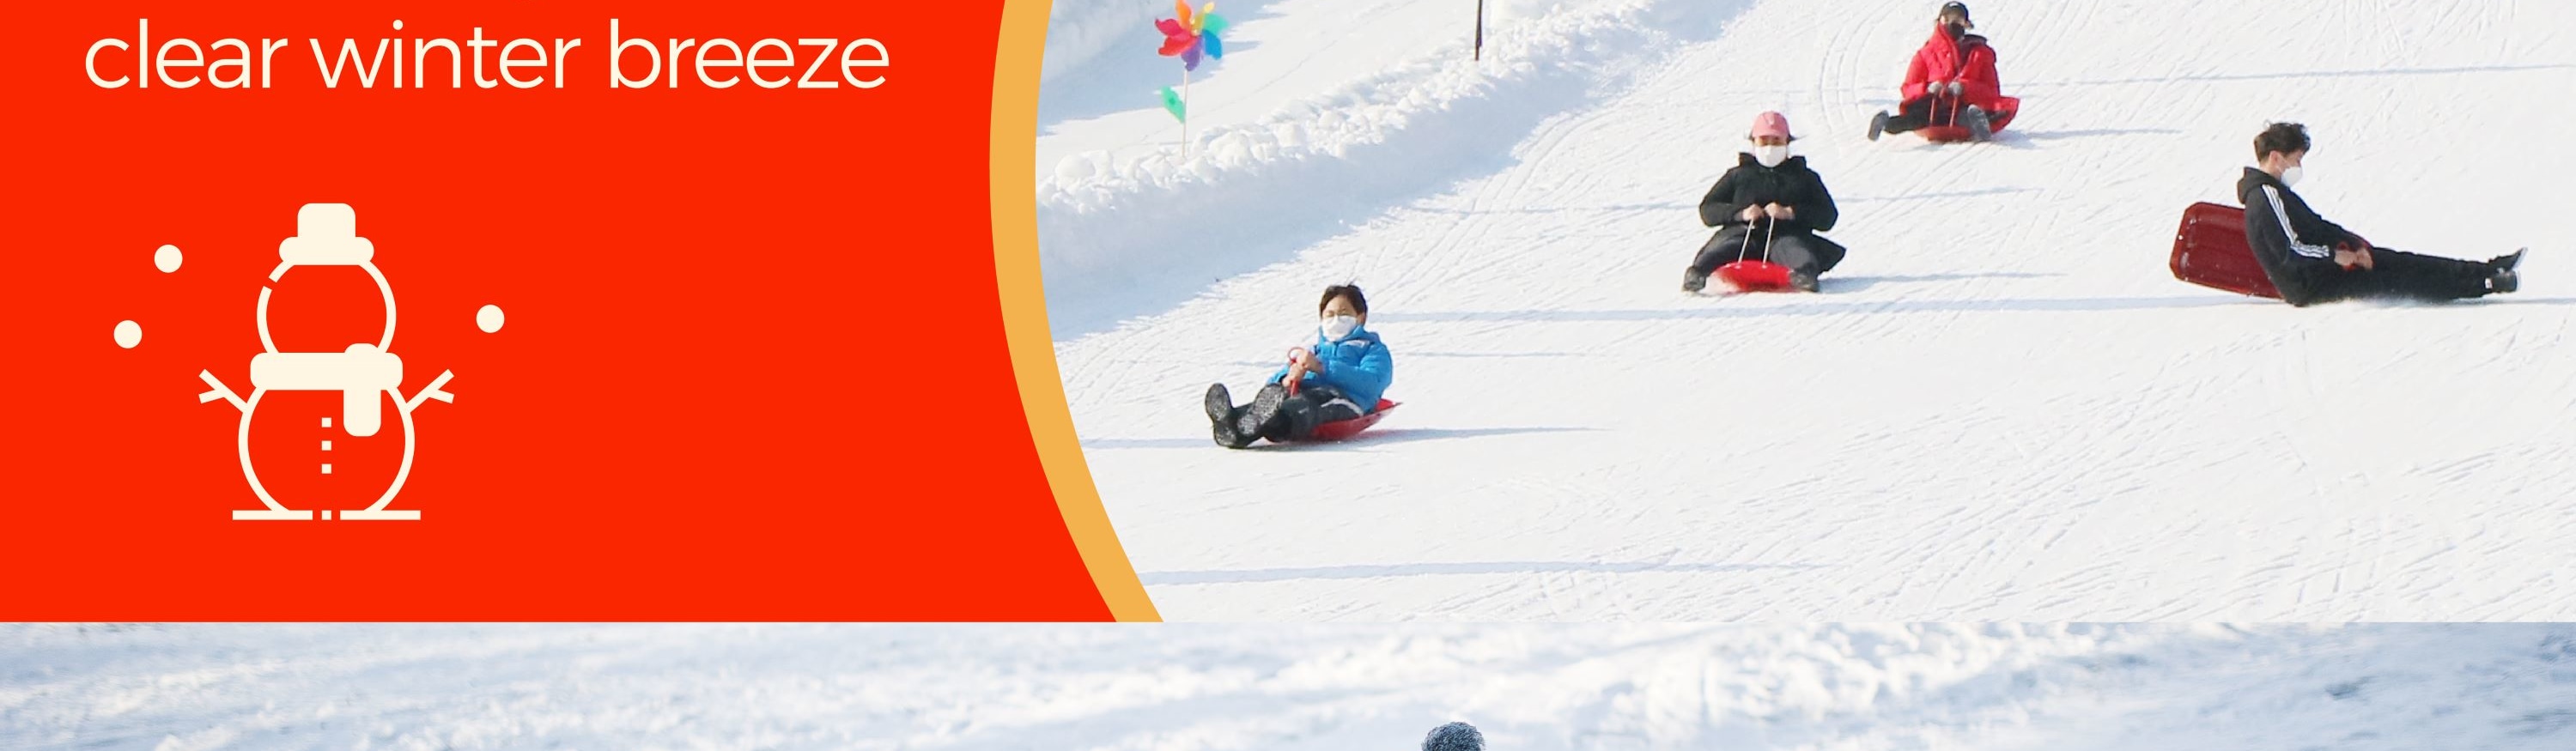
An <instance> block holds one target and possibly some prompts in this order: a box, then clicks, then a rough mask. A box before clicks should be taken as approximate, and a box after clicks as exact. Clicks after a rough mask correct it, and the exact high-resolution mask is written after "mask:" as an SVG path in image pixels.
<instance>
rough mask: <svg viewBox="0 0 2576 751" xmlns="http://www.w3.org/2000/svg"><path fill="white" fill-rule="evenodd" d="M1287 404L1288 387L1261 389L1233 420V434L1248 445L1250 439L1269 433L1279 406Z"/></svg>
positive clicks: (1276, 385)
mask: <svg viewBox="0 0 2576 751" xmlns="http://www.w3.org/2000/svg"><path fill="white" fill-rule="evenodd" d="M1287 403H1288V387H1286V386H1281V385H1279V384H1276V383H1273V384H1270V385H1268V386H1263V387H1261V393H1258V394H1254V395H1252V403H1251V404H1246V405H1243V409H1242V410H1240V411H1239V413H1238V415H1237V416H1236V417H1235V418H1234V432H1235V433H1237V434H1239V435H1241V436H1243V442H1244V443H1246V444H1250V443H1251V442H1252V439H1254V438H1259V437H1261V435H1262V434H1263V433H1268V432H1270V429H1271V423H1272V422H1274V421H1277V420H1278V419H1279V408H1280V406H1282V405H1285V404H1287Z"/></svg>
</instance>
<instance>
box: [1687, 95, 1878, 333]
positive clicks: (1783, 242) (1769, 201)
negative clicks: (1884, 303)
mask: <svg viewBox="0 0 2576 751" xmlns="http://www.w3.org/2000/svg"><path fill="white" fill-rule="evenodd" d="M1745 138H1746V139H1748V140H1749V142H1750V144H1751V148H1749V149H1747V150H1746V151H1745V152H1744V153H1743V154H1740V155H1738V157H1737V159H1736V164H1735V168H1733V169H1729V170H1727V171H1726V174H1725V175H1724V176H1721V177H1719V178H1718V179H1717V184H1716V185H1714V186H1711V187H1710V188H1709V189H1708V195H1707V196H1704V197H1702V198H1701V199H1700V201H1699V220H1700V223H1701V224H1705V225H1708V226H1710V227H1716V228H1718V230H1717V235H1716V236H1714V237H1711V238H1709V241H1708V243H1707V244H1706V245H1702V246H1701V247H1700V250H1699V255H1697V256H1695V257H1693V258H1692V259H1691V265H1690V268H1687V269H1683V270H1682V291H1684V292H1690V293H1697V292H1699V291H1700V290H1702V289H1706V288H1707V287H1708V278H1709V275H1710V274H1714V273H1717V269H1718V268H1719V267H1721V266H1725V265H1727V264H1731V263H1738V262H1745V261H1763V262H1767V263H1773V264H1779V265H1780V266H1783V267H1786V268H1787V269H1788V277H1789V284H1790V286H1792V287H1794V288H1796V289H1798V290H1799V291H1803V292H1814V291H1816V290H1817V289H1818V282H1817V280H1816V277H1817V276H1818V275H1821V274H1823V273H1825V272H1827V271H1831V270H1833V268H1834V264H1837V263H1841V262H1842V259H1843V247H1842V246H1840V245H1836V244H1834V243H1833V241H1831V240H1826V239H1824V238H1821V237H1817V236H1816V233H1818V232H1824V231H1827V230H1831V229H1833V228H1834V222H1836V221H1838V217H1840V216H1841V213H1840V212H1839V211H1838V210H1836V209H1835V208H1834V197H1833V194H1832V193H1830V192H1828V191H1826V190H1825V179H1824V178H1823V177H1819V176H1817V175H1816V172H1815V170H1813V169H1809V168H1808V167H1807V158H1806V157H1803V156H1791V155H1790V154H1789V144H1790V142H1792V141H1796V140H1797V135H1796V133H1795V132H1794V131H1792V130H1791V129H1790V128H1789V118H1788V117H1787V116H1784V115H1782V114H1780V113H1778V112H1764V113H1762V114H1760V115H1757V116H1755V117H1754V118H1753V127H1752V128H1751V129H1749V130H1748V131H1747V132H1746V133H1745ZM1729 278H1730V279H1733V278H1734V277H1729ZM1775 278H1776V277H1775Z"/></svg>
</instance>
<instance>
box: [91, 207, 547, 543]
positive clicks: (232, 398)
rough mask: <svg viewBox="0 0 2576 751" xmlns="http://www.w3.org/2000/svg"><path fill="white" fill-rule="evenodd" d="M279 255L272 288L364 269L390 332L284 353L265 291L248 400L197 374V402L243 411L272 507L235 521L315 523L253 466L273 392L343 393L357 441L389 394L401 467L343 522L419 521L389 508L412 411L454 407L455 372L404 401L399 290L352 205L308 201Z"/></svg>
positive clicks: (368, 432)
mask: <svg viewBox="0 0 2576 751" xmlns="http://www.w3.org/2000/svg"><path fill="white" fill-rule="evenodd" d="M277 256H278V264H277V269H276V270H275V271H271V272H269V274H268V280H269V282H271V283H275V282H277V281H278V280H279V279H282V278H284V277H285V276H286V272H287V271H288V270H291V269H294V268H296V267H298V266H354V267H357V268H359V269H360V270H363V271H365V272H366V273H367V276H368V277H369V278H372V279H374V280H375V282H376V289H377V290H378V291H380V292H382V293H383V295H384V301H385V328H384V333H383V334H382V335H381V336H379V337H378V338H377V340H376V341H375V343H373V344H369V343H365V342H360V343H355V344H351V345H349V346H348V348H347V349H345V350H342V351H339V352H280V351H278V349H277V343H276V340H275V339H273V338H272V337H270V335H269V330H268V301H269V296H270V294H271V293H272V292H273V291H274V288H272V287H269V286H267V285H262V286H261V287H260V290H259V312H258V321H259V342H260V346H261V347H262V348H263V349H265V350H266V351H264V352H261V353H259V354H257V355H253V356H252V357H251V360H250V382H251V392H250V397H249V398H247V399H245V398H243V397H240V396H237V395H235V394H234V393H233V390H232V389H231V388H229V387H226V386H225V385H224V383H223V381H222V380H221V379H218V378H216V377H215V374H214V373H213V372H210V371H199V372H198V374H197V377H198V378H199V379H201V380H204V381H205V382H206V385H207V386H208V387H209V389H208V390H207V391H206V392H205V393H202V394H199V395H198V396H197V401H198V402H199V403H205V402H211V401H214V400H216V399H222V400H225V401H228V402H231V403H232V405H233V406H234V407H235V408H238V409H240V410H241V428H240V433H239V440H238V451H239V453H240V456H241V467H242V477H243V478H244V479H247V480H249V481H250V489H251V492H252V493H254V494H256V495H258V496H259V501H260V503H261V504H264V505H265V506H266V508H262V509H252V510H243V509H235V510H234V511H233V519H234V520H235V521H306V520H312V519H314V518H316V516H315V512H314V511H313V510H309V509H291V508H287V507H286V505H285V504H282V503H279V502H278V500H277V499H276V498H275V497H273V496H271V495H270V493H269V491H268V488H267V487H266V486H264V485H262V484H260V481H259V470H258V469H257V468H256V467H255V466H254V465H253V463H252V461H251V450H250V447H251V420H252V419H253V418H255V417H257V416H258V414H259V403H260V399H261V398H262V397H264V396H266V395H267V393H268V392H271V391H336V392H339V393H340V395H341V400H340V405H341V406H340V420H339V429H340V430H342V431H345V432H347V433H348V434H349V435H350V436H352V437H357V438H365V437H368V436H372V435H375V434H376V433H377V431H379V430H381V429H382V428H383V418H384V410H383V408H382V405H381V403H380V402H379V399H381V398H383V397H384V396H386V395H390V396H391V397H392V399H393V403H394V407H395V409H394V412H395V414H396V415H398V416H399V418H400V419H401V421H402V433H403V436H402V440H403V448H402V464H401V468H400V469H398V470H397V471H396V472H395V474H394V479H393V484H392V485H390V486H388V487H386V488H385V491H384V494H383V495H381V496H379V497H377V498H376V500H375V503H374V504H372V505H369V506H368V507H366V508H363V509H348V510H342V511H339V512H337V513H338V518H340V519H345V520H351V521H417V520H419V519H420V511H418V510H397V509H389V508H387V506H390V505H392V504H393V501H394V496H395V495H397V494H399V493H401V492H402V487H403V482H404V480H406V479H408V478H409V477H410V476H411V462H412V452H413V448H414V447H415V446H416V445H417V441H416V439H415V436H416V435H417V434H416V433H414V432H413V430H412V418H411V413H412V410H414V409H416V408H418V407H419V406H420V405H421V404H422V403H423V402H425V401H427V400H430V399H436V400H439V401H442V402H449V403H453V402H454V401H455V399H456V397H455V395H453V394H449V393H447V392H446V391H442V390H440V387H442V386H445V385H447V382H448V380H449V379H451V378H453V377H455V373H454V372H452V371H441V372H440V373H439V374H438V378H436V379H434V380H432V381H430V382H429V385H428V386H427V387H424V388H422V389H421V390H420V393H417V394H414V395H412V396H411V397H410V398H404V397H403V395H402V391H401V388H402V381H403V361H402V357H401V356H400V355H396V354H394V353H393V352H392V351H391V350H392V348H393V342H394V289H393V285H392V284H390V283H387V282H386V281H385V275H384V272H382V271H378V270H377V269H376V265H375V245H374V244H373V243H370V242H368V241H367V239H366V238H363V237H359V236H358V234H357V212H356V211H355V210H353V209H351V208H350V207H349V205H348V204H344V203H308V204H305V205H304V207H303V208H302V209H299V210H297V211H296V212H295V236H294V237H290V238H287V239H286V240H285V242H282V243H279V244H278V246H277ZM498 315H499V310H498V309H497V308H491V307H488V306H487V307H486V308H485V311H484V314H483V316H484V317H485V320H484V321H483V324H482V325H483V328H484V330H485V331H491V330H494V329H497V328H499V326H498ZM120 336H122V334H120ZM129 346H130V345H129ZM323 426H324V427H326V428H327V427H331V421H330V419H329V418H324V420H323ZM325 445H326V446H327V444H325ZM323 471H324V472H326V473H327V472H329V471H330V469H329V466H328V465H324V468H323ZM333 513H334V512H333V511H331V510H327V509H325V510H322V511H321V512H320V516H319V518H321V519H324V520H328V519H331V518H332V517H333Z"/></svg>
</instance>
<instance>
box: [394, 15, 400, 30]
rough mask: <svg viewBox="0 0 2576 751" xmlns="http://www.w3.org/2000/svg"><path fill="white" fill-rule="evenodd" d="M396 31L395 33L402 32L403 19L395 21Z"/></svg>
mask: <svg viewBox="0 0 2576 751" xmlns="http://www.w3.org/2000/svg"><path fill="white" fill-rule="evenodd" d="M394 30H395V31H401V30H402V19H399V18H397V19H394Z"/></svg>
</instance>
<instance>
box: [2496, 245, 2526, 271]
mask: <svg viewBox="0 0 2576 751" xmlns="http://www.w3.org/2000/svg"><path fill="white" fill-rule="evenodd" d="M2527 250H2530V248H2523V249H2520V250H2516V251H2514V252H2512V253H2510V254H2507V255H2501V256H2496V257H2495V258H2492V259H2489V260H2488V261H2487V265H2489V266H2494V267H2496V268H2499V269H2503V270H2505V271H2512V270H2513V267H2515V266H2520V265H2522V254H2523V251H2527Z"/></svg>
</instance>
